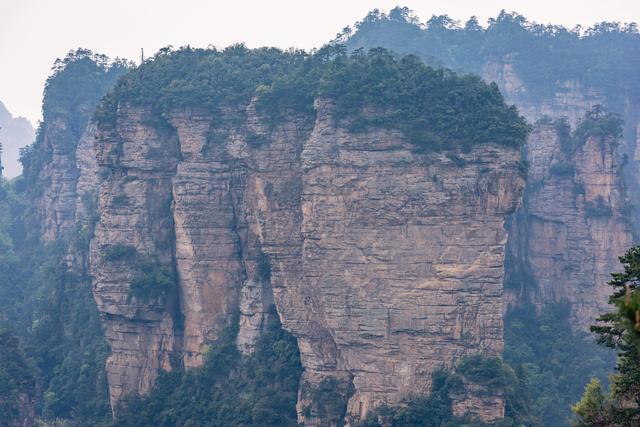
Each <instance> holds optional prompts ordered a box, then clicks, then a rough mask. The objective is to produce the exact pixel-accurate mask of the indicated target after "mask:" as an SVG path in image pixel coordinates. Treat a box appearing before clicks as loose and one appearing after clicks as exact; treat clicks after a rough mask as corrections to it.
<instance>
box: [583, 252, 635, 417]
mask: <svg viewBox="0 0 640 427" xmlns="http://www.w3.org/2000/svg"><path fill="white" fill-rule="evenodd" d="M620 262H621V263H622V266H623V268H624V271H623V272H622V273H613V274H612V280H611V281H610V282H609V285H611V287H613V293H612V294H611V296H610V298H609V302H610V303H611V305H613V306H614V308H615V309H614V311H612V312H609V313H606V314H603V315H602V316H600V317H599V318H598V324H597V325H595V326H592V327H591V330H592V331H593V332H595V333H596V334H597V335H598V343H599V344H601V345H603V346H605V347H610V348H613V349H615V350H617V352H618V361H617V364H616V371H617V373H616V374H615V375H612V376H610V377H609V380H610V382H611V390H610V392H609V393H606V394H605V393H603V391H602V387H601V385H600V381H598V380H593V381H592V382H591V383H590V384H589V385H588V386H587V387H586V388H585V392H584V395H583V396H582V399H581V400H580V401H579V402H578V403H576V404H575V405H574V406H573V408H572V409H573V411H574V413H575V414H576V415H577V416H578V419H577V420H576V422H575V424H574V425H575V426H579V427H583V426H584V427H587V426H596V425H611V426H634V425H638V424H639V423H640V287H639V285H640V282H639V278H640V246H635V247H633V248H631V249H629V250H628V251H627V253H625V254H624V256H622V257H620Z"/></svg>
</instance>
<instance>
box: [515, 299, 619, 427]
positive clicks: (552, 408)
mask: <svg viewBox="0 0 640 427" xmlns="http://www.w3.org/2000/svg"><path fill="white" fill-rule="evenodd" d="M504 321H505V332H504V339H505V349H504V359H505V361H506V362H507V363H508V364H509V365H510V366H511V367H512V368H513V369H514V371H515V373H516V375H517V377H518V379H519V381H520V384H521V390H522V395H523V396H529V397H530V398H531V412H532V415H533V417H534V418H535V419H537V420H538V422H539V424H541V425H545V426H551V425H552V426H563V425H564V426H566V425H568V423H569V419H570V416H571V413H570V406H571V404H572V403H573V402H575V401H576V400H577V399H578V398H579V396H580V394H581V393H582V390H583V387H584V386H585V384H587V383H588V382H589V378H590V377H592V376H596V377H598V378H600V379H601V380H604V379H606V378H607V375H608V373H609V371H610V368H609V366H611V363H612V362H613V360H614V358H615V355H614V354H612V353H611V352H609V351H606V350H605V349H601V348H599V347H598V346H597V345H596V344H595V343H594V342H593V339H592V338H591V337H590V336H589V335H587V334H586V333H576V334H574V332H573V331H572V325H571V323H570V305H569V304H568V303H557V304H551V305H547V306H545V307H543V308H542V310H541V311H540V313H536V309H535V307H534V306H533V305H523V306H520V307H516V308H510V309H509V311H508V312H507V314H506V316H505V319H504ZM527 425H528V424H527Z"/></svg>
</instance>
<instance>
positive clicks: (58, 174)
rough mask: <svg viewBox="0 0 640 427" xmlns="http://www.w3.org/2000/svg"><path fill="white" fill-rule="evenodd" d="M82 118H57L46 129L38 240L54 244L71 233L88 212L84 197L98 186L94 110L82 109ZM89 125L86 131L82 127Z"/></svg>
mask: <svg viewBox="0 0 640 427" xmlns="http://www.w3.org/2000/svg"><path fill="white" fill-rule="evenodd" d="M80 111H81V112H80V113H79V117H71V116H70V115H67V114H61V113H58V114H55V115H53V116H52V117H50V118H49V119H48V120H47V121H46V122H45V124H44V127H43V129H42V131H41V132H42V146H40V147H37V148H36V149H37V150H39V151H40V155H41V156H46V160H45V161H44V162H43V164H42V165H41V169H40V170H38V171H35V172H36V173H37V180H38V183H37V186H38V187H39V188H38V189H36V191H40V192H39V193H37V194H35V195H34V198H33V205H34V212H33V214H34V218H36V221H37V224H38V225H39V227H40V229H39V233H38V237H39V238H40V239H42V240H43V241H44V242H50V241H53V240H56V239H58V238H60V237H63V236H65V235H66V234H67V233H69V232H70V231H71V230H72V229H73V228H74V225H75V224H76V222H77V221H81V219H82V218H84V217H85V216H86V215H87V213H88V212H86V208H85V205H86V203H83V202H82V200H83V197H84V195H85V194H86V193H91V192H93V191H94V190H95V188H96V185H97V175H96V173H97V165H96V160H95V154H94V151H93V145H94V140H95V138H96V127H95V124H93V123H92V122H89V121H88V117H90V116H91V114H92V108H91V107H90V106H85V107H84V108H80ZM82 122H88V124H87V125H86V127H84V128H83V129H77V126H78V123H82Z"/></svg>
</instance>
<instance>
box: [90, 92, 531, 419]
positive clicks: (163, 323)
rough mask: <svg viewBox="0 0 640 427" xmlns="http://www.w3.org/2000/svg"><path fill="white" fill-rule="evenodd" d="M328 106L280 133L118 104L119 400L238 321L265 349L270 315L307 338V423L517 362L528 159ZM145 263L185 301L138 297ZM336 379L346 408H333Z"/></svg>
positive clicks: (241, 341)
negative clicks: (523, 171) (516, 219)
mask: <svg viewBox="0 0 640 427" xmlns="http://www.w3.org/2000/svg"><path fill="white" fill-rule="evenodd" d="M316 110H317V116H316V118H315V122H314V121H309V119H308V118H306V117H296V116H294V115H290V116H289V117H288V118H287V119H286V120H284V121H282V123H281V124H279V125H277V126H273V127H272V126H268V125H267V122H266V121H265V120H263V119H262V118H261V117H260V116H259V115H258V114H256V112H255V109H254V108H253V106H252V105H250V106H249V107H248V108H246V110H244V109H241V110H235V109H225V110H223V112H222V113H221V115H222V117H216V118H215V120H213V118H212V117H211V116H210V115H207V114H203V113H202V112H197V111H190V110H185V111H175V112H174V113H173V114H170V115H167V116H166V117H165V118H164V119H163V118H159V117H154V116H152V115H151V113H150V112H149V111H148V110H145V109H144V108H137V107H136V108H134V107H131V106H126V105H121V106H120V108H119V110H118V120H117V125H116V127H115V128H114V129H112V130H107V131H101V132H100V135H99V138H98V140H97V144H96V151H97V155H98V163H99V166H100V167H101V168H103V170H104V172H103V179H102V181H101V183H100V185H99V191H98V193H99V211H100V213H101V215H100V221H99V223H98V225H97V227H96V233H95V238H94V240H93V241H92V245H91V247H92V250H91V266H92V272H93V277H94V295H95V298H96V301H97V303H98V307H99V309H100V311H101V312H102V313H103V318H104V323H105V327H106V335H107V339H108V340H109V343H110V344H111V348H112V356H111V357H110V359H109V362H108V364H107V372H108V376H109V384H110V389H111V399H112V402H113V403H115V402H116V401H118V399H120V398H121V397H122V396H123V395H126V394H127V393H131V392H136V393H145V392H146V391H148V390H149V387H150V385H151V384H152V383H153V382H154V379H155V377H156V375H157V373H158V371H159V370H160V369H171V368H172V364H175V363H177V361H176V358H177V355H181V356H182V358H181V360H180V361H179V362H182V363H184V365H185V366H187V367H193V366H198V365H200V364H201V363H202V361H203V355H204V353H205V352H206V350H207V348H208V347H209V346H211V345H215V340H216V339H217V338H218V337H219V334H220V332H221V330H222V328H224V327H225V326H226V325H228V324H229V323H230V322H232V321H239V323H240V332H239V334H238V338H237V344H238V346H239V348H240V349H241V350H242V351H243V352H245V353H250V352H251V350H252V345H253V342H254V340H255V337H257V336H258V335H259V333H260V331H261V329H262V327H263V325H264V323H265V318H266V316H268V315H270V314H269V313H270V312H271V309H270V307H272V306H273V304H275V307H276V309H277V315H278V316H279V317H280V320H281V322H282V325H283V327H284V328H285V329H287V330H288V331H290V332H291V333H293V335H294V336H295V337H296V338H297V340H298V345H299V348H300V353H301V359H302V364H303V367H304V369H305V371H304V375H303V379H302V383H301V387H300V395H299V403H298V411H299V418H300V420H301V421H302V422H304V423H305V425H321V424H322V423H324V424H327V423H330V422H331V420H341V419H343V418H344V417H346V418H347V419H359V418H361V417H363V416H364V415H366V414H367V412H368V411H370V410H371V409H372V408H375V407H376V406H379V405H380V404H383V403H394V402H398V401H399V399H400V398H401V397H403V396H404V395H406V394H407V393H410V392H411V393H415V392H428V390H429V386H430V376H431V373H432V372H433V371H434V370H435V369H438V368H443V367H444V368H451V367H452V366H453V365H454V364H455V363H456V361H457V360H459V359H460V358H461V357H462V356H464V355H467V354H473V353H482V354H487V355H499V354H500V353H501V352H502V311H503V308H502V293H503V289H502V281H503V271H504V267H503V260H504V246H505V242H506V239H507V233H506V231H505V228H504V223H505V218H506V217H507V216H508V215H509V214H511V213H512V212H513V211H514V210H515V209H516V207H517V205H518V200H519V197H520V194H521V191H522V186H523V180H522V178H521V177H520V175H519V172H518V161H519V158H520V155H519V153H518V150H517V149H515V148H507V147H505V146H501V145H497V144H496V145H494V144H486V145H481V146H476V147H474V148H473V149H471V150H470V151H468V152H462V151H460V152H457V151H456V152H441V153H426V154H421V153H416V152H415V151H414V150H413V149H412V146H411V145H410V144H409V143H408V142H407V141H406V140H405V139H404V137H403V136H402V135H401V134H400V133H399V132H396V131H391V130H381V129H378V130H369V131H367V132H365V133H359V134H354V133H350V132H349V131H348V130H347V128H346V127H344V126H341V125H339V124H338V125H336V123H335V120H334V118H333V114H332V104H331V102H329V101H327V100H318V101H316ZM165 119H166V121H165ZM232 119H233V120H232ZM174 236H175V237H174ZM174 239H175V240H174ZM174 241H175V246H174V243H173V242H174ZM114 247H117V248H118V250H119V251H121V253H127V254H134V255H131V256H122V257H118V256H117V253H118V250H114ZM110 248H111V249H112V250H110ZM109 253H111V254H112V256H105V254H109ZM114 254H115V255H114ZM143 256H144V257H146V258H145V259H152V260H153V262H154V263H156V264H157V265H159V266H162V267H163V268H165V269H168V270H170V271H175V278H176V280H175V288H172V289H170V290H167V292H165V293H163V294H161V295H154V296H153V297H152V298H147V299H144V298H141V297H140V296H139V295H138V296H136V294H135V289H134V287H135V286H134V283H136V280H137V279H136V277H137V275H139V271H137V270H136V269H138V268H139V264H140V263H139V260H140V259H142V258H141V257H143ZM134 260H137V261H136V262H134ZM235 319H239V320H235ZM327 382H332V383H335V384H336V385H337V386H336V387H333V388H332V390H338V393H339V394H340V395H341V396H340V399H342V401H343V402H344V403H343V405H342V406H340V405H339V407H335V405H334V406H333V407H331V408H329V409H327V407H324V406H323V405H322V402H321V399H320V398H318V396H319V394H318V393H317V392H316V391H317V390H319V389H321V388H322V386H323V384H327ZM332 411H333V412H332ZM324 424H323V425H324Z"/></svg>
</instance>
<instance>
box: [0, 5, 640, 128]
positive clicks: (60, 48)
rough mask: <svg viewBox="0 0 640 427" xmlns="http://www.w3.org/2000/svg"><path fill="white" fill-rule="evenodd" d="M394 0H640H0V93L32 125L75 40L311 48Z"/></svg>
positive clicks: (435, 8)
mask: <svg viewBox="0 0 640 427" xmlns="http://www.w3.org/2000/svg"><path fill="white" fill-rule="evenodd" d="M397 5H401V6H408V7H409V8H411V9H413V10H414V11H415V13H416V14H417V15H418V16H419V17H420V18H421V20H422V21H425V20H426V19H428V18H429V17H430V16H431V15H433V14H445V13H446V14H448V15H449V16H451V17H453V18H455V19H459V20H463V21H464V20H466V19H467V18H468V17H469V16H471V15H477V16H478V18H479V19H480V21H481V22H483V23H484V22H486V20H487V19H488V18H489V17H494V16H496V15H497V14H498V12H499V11H500V9H506V10H508V11H517V12H519V13H521V14H523V15H525V16H526V17H527V18H528V19H529V20H532V21H537V22H540V23H553V24H562V25H565V26H568V27H573V26H574V25H576V24H582V25H583V26H591V25H592V24H593V23H594V22H599V21H603V20H609V21H622V22H630V21H640V0H606V1H605V0H508V1H507V0H446V1H442V0H440V1H433V0H414V1H412V0H404V1H402V0H389V1H387V0H339V1H338V0H314V1H305V0H260V1H258V0H254V1H246V0H231V1H213V0H210V1H205V0H174V1H168V0H153V1H150V0H148V1H141V0H55V1H53V0H0V61H1V62H0V100H1V101H2V102H4V104H5V105H6V106H7V108H8V109H9V111H11V113H12V114H13V115H14V116H25V117H27V118H28V119H29V120H31V122H32V123H33V124H34V125H35V124H36V122H37V121H38V120H39V119H40V118H41V111H40V107H41V101H42V90H43V86H44V81H45V79H46V78H47V76H48V75H49V72H50V69H51V65H52V64H53V62H54V61H55V59H56V58H59V57H63V56H64V55H65V54H66V53H67V52H68V51H69V50H70V49H74V48H77V47H85V48H89V49H91V50H93V51H95V52H99V53H104V54H106V55H108V56H110V57H116V56H120V57H125V58H128V59H134V60H136V61H138V60H139V57H140V48H144V50H145V56H147V55H149V56H150V55H152V54H153V53H154V52H155V51H157V50H158V49H159V48H161V47H163V46H166V45H173V46H175V47H178V46H182V45H186V44H190V45H191V46H198V47H200V46H201V47H205V46H207V45H209V44H212V45H215V46H217V47H224V46H227V45H229V44H232V43H235V42H244V43H246V44H247V46H249V47H258V46H277V47H281V48H287V47H291V46H294V47H299V48H305V49H311V48H313V47H319V46H321V45H322V44H324V43H325V42H327V41H329V40H330V39H332V38H333V37H334V36H335V34H336V33H337V32H338V31H340V30H341V29H342V28H343V27H345V26H347V25H350V24H353V23H354V22H355V21H357V20H360V19H362V18H363V17H364V16H365V15H366V14H367V12H368V11H370V10H372V9H374V8H379V9H381V10H384V11H388V10H389V9H391V8H393V7H395V6H397Z"/></svg>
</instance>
